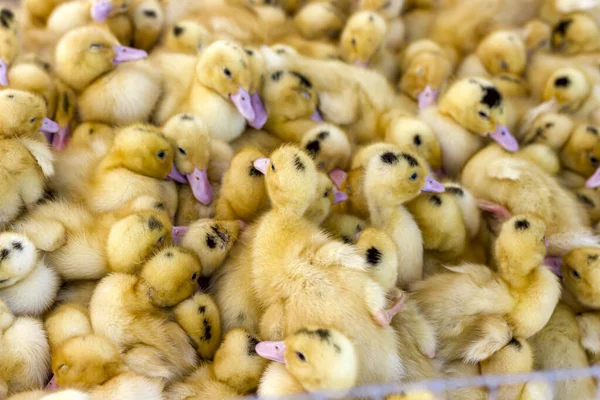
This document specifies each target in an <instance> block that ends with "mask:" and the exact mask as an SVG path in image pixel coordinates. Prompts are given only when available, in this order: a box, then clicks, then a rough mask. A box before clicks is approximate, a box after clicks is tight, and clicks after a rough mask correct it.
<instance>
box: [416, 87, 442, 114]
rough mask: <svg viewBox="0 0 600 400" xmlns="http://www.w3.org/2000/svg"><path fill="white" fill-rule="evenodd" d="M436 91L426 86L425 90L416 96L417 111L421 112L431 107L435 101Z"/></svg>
mask: <svg viewBox="0 0 600 400" xmlns="http://www.w3.org/2000/svg"><path fill="white" fill-rule="evenodd" d="M437 96H438V90H437V89H433V88H432V87H431V86H426V87H425V89H423V91H422V92H421V93H419V95H418V96H417V100H418V103H419V110H423V109H425V108H427V107H430V106H432V105H433V104H435V102H436V101H437Z"/></svg>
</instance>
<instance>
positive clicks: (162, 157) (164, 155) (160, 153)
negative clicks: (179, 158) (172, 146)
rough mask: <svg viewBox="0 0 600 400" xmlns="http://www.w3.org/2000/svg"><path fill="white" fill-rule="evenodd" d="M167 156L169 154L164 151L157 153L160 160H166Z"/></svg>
mask: <svg viewBox="0 0 600 400" xmlns="http://www.w3.org/2000/svg"><path fill="white" fill-rule="evenodd" d="M166 156H167V154H166V153H165V152H164V151H162V150H161V151H159V152H158V153H156V157H158V158H160V159H161V160H164V159H165V157H166Z"/></svg>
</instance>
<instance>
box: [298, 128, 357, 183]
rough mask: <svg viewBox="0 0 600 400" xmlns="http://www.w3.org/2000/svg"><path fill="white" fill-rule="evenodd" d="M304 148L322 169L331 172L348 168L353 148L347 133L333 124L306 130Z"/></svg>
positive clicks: (301, 143)
mask: <svg viewBox="0 0 600 400" xmlns="http://www.w3.org/2000/svg"><path fill="white" fill-rule="evenodd" d="M300 147H301V148H303V149H304V150H305V151H306V152H307V153H308V154H309V155H310V156H311V157H312V159H313V160H314V162H315V164H316V165H317V167H318V168H319V169H320V170H323V171H326V172H329V171H332V170H334V169H336V168H340V169H346V168H347V167H348V164H349V163H350V156H351V153H352V148H351V146H350V141H349V140H348V136H347V135H346V133H345V132H344V131H343V130H341V129H340V128H338V127H337V126H335V125H332V124H319V125H317V126H315V127H314V128H312V129H310V130H308V131H306V132H305V133H304V135H303V137H302V140H301V141H300Z"/></svg>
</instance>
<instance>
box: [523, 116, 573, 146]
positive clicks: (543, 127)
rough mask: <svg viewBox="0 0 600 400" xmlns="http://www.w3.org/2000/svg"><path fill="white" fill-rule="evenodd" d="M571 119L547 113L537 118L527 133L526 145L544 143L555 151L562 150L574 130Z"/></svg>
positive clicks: (524, 139)
mask: <svg viewBox="0 0 600 400" xmlns="http://www.w3.org/2000/svg"><path fill="white" fill-rule="evenodd" d="M573 126H574V124H573V121H572V120H571V118H569V117H568V116H566V115H564V114H560V113H546V114H542V115H540V116H539V117H537V118H536V119H535V120H534V121H533V123H532V124H531V127H530V128H529V130H528V131H527V132H526V133H525V136H524V138H523V142H524V143H525V144H531V143H544V144H547V145H548V146H550V147H552V148H553V149H555V150H558V149H560V148H561V147H563V146H564V144H565V143H566V142H567V140H568V139H569V136H570V135H571V131H572V130H573Z"/></svg>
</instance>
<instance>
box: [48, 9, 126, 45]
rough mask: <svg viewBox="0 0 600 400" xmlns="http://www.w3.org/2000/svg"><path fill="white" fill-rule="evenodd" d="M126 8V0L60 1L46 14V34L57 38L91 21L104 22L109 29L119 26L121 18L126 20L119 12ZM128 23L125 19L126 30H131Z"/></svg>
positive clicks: (121, 21)
mask: <svg viewBox="0 0 600 400" xmlns="http://www.w3.org/2000/svg"><path fill="white" fill-rule="evenodd" d="M128 9H129V1H128V0H84V1H72V0H71V1H61V3H60V4H58V5H57V6H56V7H55V8H54V9H53V10H52V12H51V14H50V15H49V16H48V19H47V21H46V34H47V35H50V37H54V38H59V37H61V36H62V35H64V34H65V33H67V32H69V31H70V30H73V29H76V28H79V27H82V26H86V25H89V24H90V23H92V22H93V21H96V22H106V23H107V25H108V27H109V28H111V29H112V28H120V26H119V25H120V24H121V23H123V18H125V20H127V18H126V17H124V16H123V15H120V14H122V13H124V12H126V11H127V10H128ZM61 21H62V23H61ZM129 25H130V24H129V21H127V31H130V30H131V27H130V26H129ZM117 33H119V30H118V29H117V30H116V31H115V34H117ZM127 36H129V35H127ZM120 38H121V39H124V38H125V37H120Z"/></svg>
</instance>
